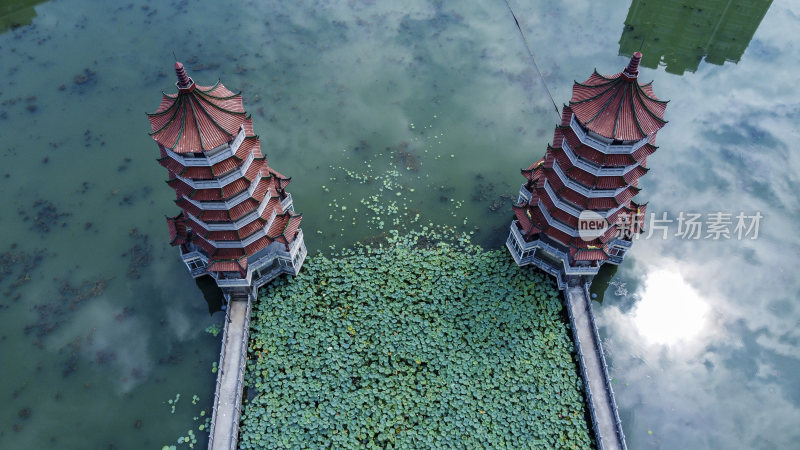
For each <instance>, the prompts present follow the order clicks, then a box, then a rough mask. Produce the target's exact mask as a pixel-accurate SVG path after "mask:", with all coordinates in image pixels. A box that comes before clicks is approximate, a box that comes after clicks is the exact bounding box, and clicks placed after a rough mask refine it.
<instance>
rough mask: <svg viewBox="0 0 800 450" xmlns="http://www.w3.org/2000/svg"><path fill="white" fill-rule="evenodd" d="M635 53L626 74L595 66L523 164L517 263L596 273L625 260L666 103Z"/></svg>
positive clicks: (563, 276)
mask: <svg viewBox="0 0 800 450" xmlns="http://www.w3.org/2000/svg"><path fill="white" fill-rule="evenodd" d="M641 58H642V54H641V53H639V52H636V53H634V54H633V57H632V58H631V60H630V63H629V64H628V66H627V67H626V68H625V70H623V71H622V72H621V73H618V74H616V75H612V76H608V77H606V76H603V75H600V74H598V73H597V71H595V72H594V73H593V74H592V76H591V77H589V79H588V80H586V81H585V82H583V83H578V82H576V83H575V85H574V86H573V88H572V99H571V100H570V102H569V106H567V105H564V108H563V110H562V118H561V124H560V125H559V126H557V127H556V129H555V134H554V137H553V144H552V145H550V146H548V147H547V151H546V152H545V155H544V158H542V159H541V160H539V161H538V162H536V163H535V164H533V165H531V166H530V167H528V168H527V169H524V170H522V174H523V175H524V176H525V178H527V182H526V183H524V184H523V185H522V187H521V188H520V193H519V199H518V200H517V204H515V205H514V206H513V210H514V215H515V216H516V220H514V221H513V222H512V223H511V233H510V234H509V237H508V240H507V241H506V246H507V247H508V249H509V251H511V254H512V255H513V256H514V260H515V261H516V262H517V264H519V265H527V264H534V265H536V266H538V267H540V268H542V269H544V270H545V271H547V272H549V273H551V274H552V275H555V276H556V278H557V279H558V284H559V287H560V288H562V289H563V288H564V287H565V286H566V282H567V277H568V276H573V275H578V276H580V275H587V276H591V275H595V274H597V272H598V270H599V268H600V266H601V265H602V264H604V263H611V264H619V263H620V262H622V260H623V258H624V256H625V253H626V251H627V250H628V249H629V248H630V246H631V238H632V236H633V235H634V234H635V233H640V232H641V230H642V228H643V227H644V215H645V209H646V205H641V204H638V203H636V202H634V201H633V200H632V199H633V197H634V196H635V195H636V194H637V193H638V192H639V187H638V184H639V178H640V177H641V176H642V175H644V174H645V173H647V170H648V169H647V157H648V156H649V155H651V154H653V152H655V150H656V147H655V139H656V133H657V132H658V130H659V129H660V128H661V127H663V126H664V124H665V123H666V121H664V110H665V109H666V106H667V104H666V103H667V102H665V101H662V100H659V99H658V98H657V97H656V96H655V94H654V93H653V88H652V86H651V84H652V83H647V84H640V83H639V81H638V79H637V77H638V73H639V71H638V67H639V62H640V61H641Z"/></svg>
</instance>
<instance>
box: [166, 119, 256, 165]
mask: <svg viewBox="0 0 800 450" xmlns="http://www.w3.org/2000/svg"><path fill="white" fill-rule="evenodd" d="M244 138H245V132H244V127H240V128H239V134H237V135H236V138H235V139H234V140H233V142H231V143H230V144H228V143H225V144H222V145H220V146H219V147H217V148H214V149H211V150H209V151H208V152H206V153H203V156H198V157H186V156H183V155H181V154H180V153H175V152H174V151H172V150H170V149H168V148H166V147H164V150H166V152H167V155H169V157H170V158H172V159H174V160H175V161H177V162H178V163H180V164H181V165H183V166H184V167H209V166H213V165H214V164H216V163H218V162H220V161H224V160H226V159H228V158H230V157H232V156H233V155H235V154H236V151H237V150H239V146H240V145H242V142H243V141H244Z"/></svg>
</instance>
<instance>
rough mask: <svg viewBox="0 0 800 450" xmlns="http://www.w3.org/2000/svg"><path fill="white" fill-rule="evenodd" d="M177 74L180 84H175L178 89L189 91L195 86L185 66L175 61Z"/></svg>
mask: <svg viewBox="0 0 800 450" xmlns="http://www.w3.org/2000/svg"><path fill="white" fill-rule="evenodd" d="M175 74H176V75H178V82H177V83H175V84H176V85H177V86H178V89H189V88H191V87H192V86H193V85H194V80H192V79H191V77H189V75H187V74H186V69H184V68H183V64H181V63H180V62H178V61H175Z"/></svg>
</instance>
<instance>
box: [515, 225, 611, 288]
mask: <svg viewBox="0 0 800 450" xmlns="http://www.w3.org/2000/svg"><path fill="white" fill-rule="evenodd" d="M506 247H508V249H509V250H510V251H511V255H512V256H513V257H514V261H515V262H516V263H517V265H519V266H524V265H528V264H534V265H535V266H536V267H539V268H542V269H543V270H545V271H546V272H548V273H550V274H551V275H554V276H556V277H558V278H560V277H561V276H562V275H596V274H597V272H598V271H599V270H600V264H597V265H595V266H571V265H570V264H569V255H568V254H567V252H565V251H563V250H561V249H559V248H557V247H555V246H553V245H551V244H548V243H547V242H546V241H545V238H540V239H536V240H534V241H530V242H526V241H525V238H524V237H523V236H522V233H521V232H520V230H519V226H518V222H517V221H516V220H515V221H513V222H511V232H510V233H509V236H508V239H507V241H506ZM537 250H542V251H544V252H545V253H547V254H548V255H549V256H550V257H551V258H552V259H555V260H560V261H561V265H560V266H556V265H554V264H553V263H552V262H550V261H547V260H545V259H543V258H539V257H537V256H536V252H537ZM555 272H558V273H560V274H561V275H559V274H557V273H555ZM559 284H560V281H559Z"/></svg>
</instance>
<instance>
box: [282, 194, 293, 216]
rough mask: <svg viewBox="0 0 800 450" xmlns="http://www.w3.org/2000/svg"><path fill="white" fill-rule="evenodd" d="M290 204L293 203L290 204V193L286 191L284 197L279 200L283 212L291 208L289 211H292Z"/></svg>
mask: <svg viewBox="0 0 800 450" xmlns="http://www.w3.org/2000/svg"><path fill="white" fill-rule="evenodd" d="M292 206H293V204H292V194H288V193H287V194H286V198H285V199H283V200H281V209H282V210H283V211H284V212H286V211H289V210H291V212H294V208H293V207H292Z"/></svg>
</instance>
